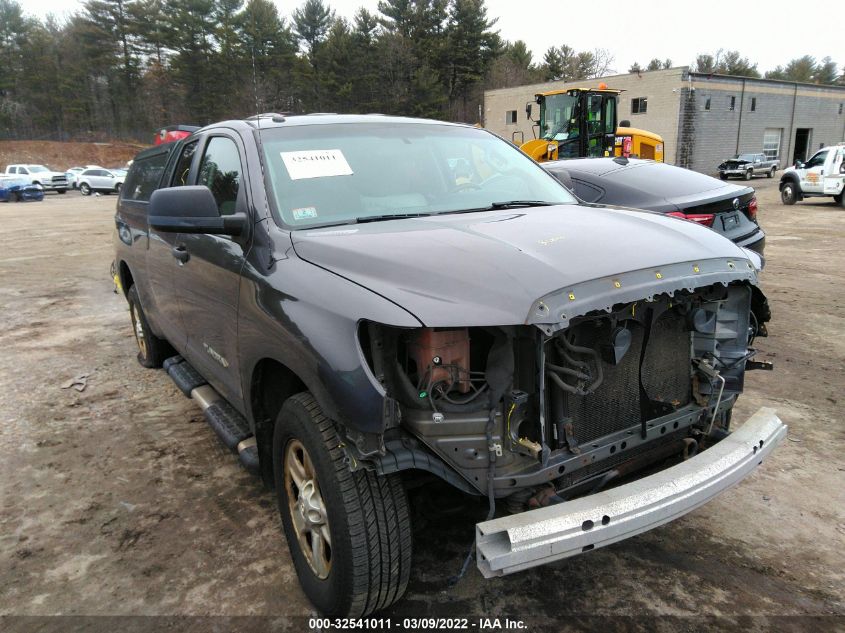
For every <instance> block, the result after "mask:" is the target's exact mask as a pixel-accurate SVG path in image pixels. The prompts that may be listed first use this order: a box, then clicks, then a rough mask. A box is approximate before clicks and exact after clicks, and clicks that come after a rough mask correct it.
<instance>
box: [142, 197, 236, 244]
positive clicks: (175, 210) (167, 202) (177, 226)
mask: <svg viewBox="0 0 845 633" xmlns="http://www.w3.org/2000/svg"><path fill="white" fill-rule="evenodd" d="M149 222H150V227H152V228H153V229H155V230H156V231H161V232H162V233H211V234H213V235H232V236H235V235H240V234H241V233H243V231H244V229H245V228H246V224H247V218H246V215H245V214H243V213H236V214H234V215H222V216H221V215H220V211H219V210H218V209H217V201H216V200H215V199H214V194H212V193H211V190H210V189H209V188H208V187H206V186H204V185H192V186H186V187H170V188H167V189H157V190H156V191H154V192H153V195H152V196H150V206H149Z"/></svg>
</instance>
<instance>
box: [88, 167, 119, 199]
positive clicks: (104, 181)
mask: <svg viewBox="0 0 845 633" xmlns="http://www.w3.org/2000/svg"><path fill="white" fill-rule="evenodd" d="M125 178H126V176H125V174H124V175H121V174H116V173H114V172H112V171H109V170H108V169H103V168H102V167H95V168H93V169H86V170H85V171H83V172H82V173H81V174H79V175H78V176H77V177H76V181H77V182H78V183H79V185H78V186H79V191H80V192H81V193H82V195H83V196H90V195H91V193H92V192H94V191H102V192H103V193H112V192H115V193H116V192H119V191H120V188H121V187H122V186H123V180H124V179H125Z"/></svg>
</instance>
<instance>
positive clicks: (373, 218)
mask: <svg viewBox="0 0 845 633" xmlns="http://www.w3.org/2000/svg"><path fill="white" fill-rule="evenodd" d="M429 215H434V214H433V213H430V212H428V211H426V212H425V213H385V214H384V215H365V216H361V217H360V218H355V222H356V223H357V224H363V223H364V222H382V221H384V220H404V219H407V218H424V217H427V216H429Z"/></svg>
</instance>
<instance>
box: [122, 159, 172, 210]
mask: <svg viewBox="0 0 845 633" xmlns="http://www.w3.org/2000/svg"><path fill="white" fill-rule="evenodd" d="M167 157H168V153H167V152H162V153H161V154H156V155H155V156H150V157H146V158H141V159H135V162H134V163H132V168H131V169H130V170H129V174H128V175H127V176H126V184H125V185H124V186H123V187H122V188H121V190H120V191H121V197H122V198H123V199H124V200H137V201H140V202H147V201H148V200H149V199H150V196H151V195H153V191H155V190H156V189H157V188H158V183H159V181H160V180H161V174H162V172H164V165H165V163H166V162H167Z"/></svg>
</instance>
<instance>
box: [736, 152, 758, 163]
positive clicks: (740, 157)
mask: <svg viewBox="0 0 845 633" xmlns="http://www.w3.org/2000/svg"><path fill="white" fill-rule="evenodd" d="M756 158H757V155H756V154H737V155H735V156H734V160H747V161H748V162H749V163H753V162H754V160H755V159H756Z"/></svg>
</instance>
